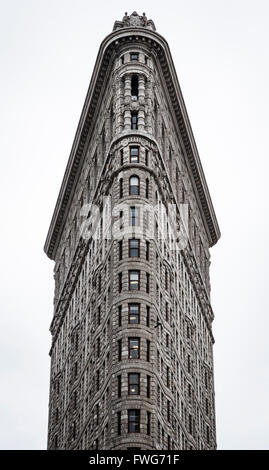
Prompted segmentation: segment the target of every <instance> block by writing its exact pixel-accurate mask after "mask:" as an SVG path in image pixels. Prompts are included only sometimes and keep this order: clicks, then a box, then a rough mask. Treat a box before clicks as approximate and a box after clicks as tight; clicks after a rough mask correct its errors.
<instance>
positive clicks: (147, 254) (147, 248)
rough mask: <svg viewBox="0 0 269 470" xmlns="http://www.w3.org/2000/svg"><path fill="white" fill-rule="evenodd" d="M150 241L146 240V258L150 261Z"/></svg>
mask: <svg viewBox="0 0 269 470" xmlns="http://www.w3.org/2000/svg"><path fill="white" fill-rule="evenodd" d="M149 246H150V245H149V242H147V241H146V260H147V261H149Z"/></svg>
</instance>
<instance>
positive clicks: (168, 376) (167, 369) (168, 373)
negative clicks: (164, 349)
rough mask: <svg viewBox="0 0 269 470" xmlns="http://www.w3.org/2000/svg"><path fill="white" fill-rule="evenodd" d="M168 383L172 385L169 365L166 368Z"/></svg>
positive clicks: (168, 385)
mask: <svg viewBox="0 0 269 470" xmlns="http://www.w3.org/2000/svg"><path fill="white" fill-rule="evenodd" d="M166 385H167V387H168V388H169V387H170V369H169V367H168V366H167V368H166Z"/></svg>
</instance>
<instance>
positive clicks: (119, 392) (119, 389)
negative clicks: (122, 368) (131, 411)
mask: <svg viewBox="0 0 269 470" xmlns="http://www.w3.org/2000/svg"><path fill="white" fill-rule="evenodd" d="M120 397H121V375H118V398H120Z"/></svg>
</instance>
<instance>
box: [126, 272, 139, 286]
mask: <svg viewBox="0 0 269 470" xmlns="http://www.w3.org/2000/svg"><path fill="white" fill-rule="evenodd" d="M129 290H140V271H129Z"/></svg>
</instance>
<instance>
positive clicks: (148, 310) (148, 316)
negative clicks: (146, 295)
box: [146, 305, 150, 326]
mask: <svg viewBox="0 0 269 470" xmlns="http://www.w3.org/2000/svg"><path fill="white" fill-rule="evenodd" d="M149 324H150V307H149V306H148V305H147V311H146V325H147V326H149Z"/></svg>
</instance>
